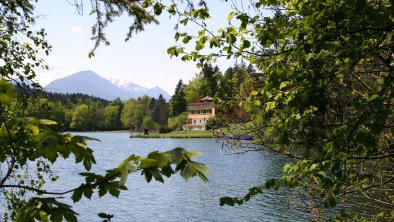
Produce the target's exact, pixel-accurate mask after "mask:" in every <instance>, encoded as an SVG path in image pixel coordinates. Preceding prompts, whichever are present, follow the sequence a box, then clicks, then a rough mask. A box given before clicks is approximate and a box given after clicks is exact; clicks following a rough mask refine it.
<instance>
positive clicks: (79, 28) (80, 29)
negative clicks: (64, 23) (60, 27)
mask: <svg viewBox="0 0 394 222" xmlns="http://www.w3.org/2000/svg"><path fill="white" fill-rule="evenodd" d="M71 31H73V32H76V33H79V34H80V35H83V34H84V29H83V26H82V25H74V26H71Z"/></svg>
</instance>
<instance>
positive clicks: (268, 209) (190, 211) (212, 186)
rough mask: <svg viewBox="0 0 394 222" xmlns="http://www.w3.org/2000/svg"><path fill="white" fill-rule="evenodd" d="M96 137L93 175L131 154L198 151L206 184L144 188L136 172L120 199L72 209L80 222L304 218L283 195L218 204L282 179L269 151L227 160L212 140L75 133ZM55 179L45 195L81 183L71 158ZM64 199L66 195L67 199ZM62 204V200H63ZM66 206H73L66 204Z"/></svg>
mask: <svg viewBox="0 0 394 222" xmlns="http://www.w3.org/2000/svg"><path fill="white" fill-rule="evenodd" d="M76 134H78V135H85V136H90V137H94V138H97V139H99V140H101V142H97V141H89V142H88V145H89V147H91V148H92V149H93V150H94V154H95V158H96V161H97V164H96V165H95V166H93V168H92V171H94V172H96V173H101V174H104V173H105V170H106V169H111V168H114V167H116V166H117V165H118V164H119V163H120V162H121V161H122V160H123V159H125V158H127V157H128V156H129V155H130V154H133V153H134V154H137V155H141V156H146V155H147V154H148V153H149V152H152V151H155V150H159V151H165V150H169V149H173V148H176V147H183V148H186V149H188V150H190V151H199V152H203V155H201V156H197V157H195V160H196V161H199V162H202V163H204V164H206V165H208V166H209V168H210V171H211V173H210V174H208V175H207V176H208V179H209V182H207V183H204V182H202V181H201V180H200V179H199V178H197V177H196V178H192V179H190V180H188V181H184V180H183V178H182V177H181V176H180V175H175V176H173V177H171V178H165V182H164V184H162V183H159V182H156V181H152V182H150V183H147V182H146V181H145V179H144V177H143V176H141V175H140V173H139V172H136V173H134V174H131V175H130V176H129V179H128V181H127V184H126V186H127V187H128V188H129V190H127V191H122V192H121V195H120V196H119V198H115V197H109V196H108V197H107V196H106V197H103V198H98V195H97V194H95V195H94V196H93V198H92V200H88V199H86V198H83V199H82V200H81V201H80V202H78V203H76V204H73V206H74V209H75V210H76V211H77V212H78V214H79V219H80V221H101V220H100V218H99V217H98V216H97V214H98V213H100V212H105V213H108V214H113V215H114V216H115V217H114V218H113V220H112V221H114V222H116V221H305V219H306V217H307V215H305V214H303V213H302V212H300V211H296V210H293V209H290V207H289V206H288V204H287V199H288V197H287V195H286V194H284V192H275V191H270V190H268V191H266V192H265V193H264V194H262V195H258V196H257V197H255V198H253V199H252V200H251V201H249V202H247V203H246V204H244V205H242V206H234V207H230V206H223V207H220V205H219V198H220V197H222V196H238V197H240V196H243V195H245V194H246V193H247V192H248V189H249V188H250V187H253V186H257V185H260V184H263V183H264V182H265V180H266V179H267V178H271V177H275V176H278V175H280V174H281V169H282V166H283V164H284V163H285V162H286V160H287V159H286V158H284V157H283V156H279V155H275V154H270V153H268V152H249V153H246V154H243V155H228V153H226V152H224V151H223V149H222V148H221V144H220V143H218V142H217V141H216V140H215V139H138V138H132V139H130V138H129V134H128V133H119V132H94V133H76ZM53 170H54V172H55V173H56V174H57V175H59V177H60V178H59V180H58V183H56V185H50V186H51V187H50V189H48V190H58V191H60V190H67V189H69V188H71V187H76V186H78V185H79V184H81V183H82V182H83V178H80V177H79V176H78V173H79V172H81V171H83V168H82V167H81V166H76V165H75V162H74V159H73V158H72V159H69V160H65V161H58V162H56V164H55V165H54V166H53ZM67 197H69V196H67ZM66 199H67V198H66ZM67 203H70V204H72V202H71V201H69V200H68V199H67Z"/></svg>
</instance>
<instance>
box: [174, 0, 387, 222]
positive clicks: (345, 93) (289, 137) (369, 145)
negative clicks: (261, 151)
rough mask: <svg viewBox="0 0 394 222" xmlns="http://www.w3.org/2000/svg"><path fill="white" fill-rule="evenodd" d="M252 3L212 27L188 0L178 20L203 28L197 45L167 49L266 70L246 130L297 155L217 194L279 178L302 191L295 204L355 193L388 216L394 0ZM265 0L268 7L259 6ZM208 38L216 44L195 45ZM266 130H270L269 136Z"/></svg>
mask: <svg viewBox="0 0 394 222" xmlns="http://www.w3.org/2000/svg"><path fill="white" fill-rule="evenodd" d="M252 4H253V5H252V7H253V8H255V10H248V11H243V10H242V8H235V10H234V11H232V12H230V13H229V17H228V19H229V22H230V25H229V26H228V27H224V28H221V29H219V30H218V31H217V32H214V31H210V30H207V26H206V25H205V24H207V23H208V20H209V10H208V8H207V5H206V4H201V5H200V6H199V7H194V8H192V9H191V11H190V12H187V13H185V14H181V15H180V16H181V17H182V19H180V20H181V21H182V24H187V21H193V22H197V23H199V24H200V26H201V27H202V28H203V30H202V31H200V32H199V35H198V37H196V38H195V40H196V41H195V42H193V43H195V47H194V49H195V50H192V51H187V50H186V49H188V48H187V47H184V46H182V45H181V46H180V45H178V46H173V47H171V48H169V49H168V52H169V53H170V54H171V55H173V56H181V57H182V59H183V60H193V61H198V63H199V66H200V67H201V66H204V64H205V63H207V62H210V61H212V60H213V59H216V58H217V57H221V56H227V57H228V58H239V59H243V60H246V61H248V62H250V63H251V64H253V65H254V66H255V67H256V68H257V69H258V70H257V71H259V72H261V73H264V84H262V85H261V86H259V87H258V88H256V89H255V90H253V91H251V92H250V95H249V98H247V99H246V100H245V101H243V105H244V108H245V109H246V110H247V111H249V112H250V113H252V115H254V116H255V119H256V120H257V119H258V121H255V128H253V129H251V132H255V135H256V136H258V137H260V138H262V139H263V141H271V143H266V147H270V148H271V150H272V151H273V152H279V153H282V154H283V155H288V156H289V157H292V158H293V159H294V160H295V161H294V163H289V164H287V165H286V166H285V167H284V172H285V174H286V175H284V176H283V177H280V178H273V179H271V180H268V181H267V182H266V183H265V184H263V185H261V186H257V187H254V188H252V189H251V190H250V192H249V193H248V194H247V195H246V196H245V197H244V198H230V197H225V198H222V199H221V204H229V205H234V204H242V203H244V201H247V200H249V199H250V198H251V197H252V196H254V195H256V194H259V193H261V192H263V190H264V189H273V188H276V189H277V188H279V187H286V188H289V189H293V190H294V192H296V193H297V195H298V196H299V197H300V198H301V200H302V201H301V200H300V205H298V206H300V207H302V209H305V210H306V211H308V212H311V213H312V214H315V215H316V217H320V216H321V215H322V214H323V211H321V207H334V206H336V205H337V202H339V201H340V202H344V203H346V202H347V201H355V200H354V199H352V198H351V196H352V195H362V196H365V197H366V198H367V199H368V202H369V204H370V205H371V206H373V207H374V208H376V209H378V210H377V214H376V215H375V216H376V218H375V219H379V220H385V221H390V220H393V215H394V213H393V207H392V203H393V200H394V196H393V194H392V192H390V191H389V190H392V189H393V188H394V180H393V177H392V176H391V175H392V172H393V170H394V168H393V154H394V152H393V145H392V141H393V137H394V135H393V131H392V126H391V125H392V124H391V123H392V122H393V117H394V116H393V110H394V109H393V80H394V78H393V75H394V73H393V70H394V69H393V56H392V55H393V48H394V47H393V46H394V41H393V38H394V35H393V30H394V20H393V11H394V10H393V9H394V6H393V2H392V1H388V0H379V1H335V2H333V1H319V0H311V1H296V0H286V1H265V0H261V1H257V2H255V3H252ZM240 5H241V4H240ZM266 9H271V11H272V12H273V15H272V16H267V15H265V14H266V12H265V10H266ZM193 36H197V35H193V34H183V33H181V32H179V34H178V39H182V43H192V41H189V40H190V39H192V38H193ZM176 37H177V36H176ZM185 39H187V41H186V40H185ZM182 43H181V44H182ZM205 43H206V44H205ZM208 47H209V48H211V49H212V51H214V50H215V49H217V51H219V52H220V53H215V52H212V53H209V54H203V53H201V50H203V49H204V48H208ZM189 48H190V47H189ZM268 132H274V133H270V134H269V135H270V138H267V133H268ZM270 144H274V145H270ZM300 149H302V150H303V151H302V152H299V150H300ZM378 181H379V182H378ZM357 201H361V202H360V204H362V202H363V201H364V202H365V201H366V200H363V199H358V200H356V202H357ZM337 216H338V217H346V216H349V214H347V213H345V214H338V215H337ZM370 219H371V218H368V219H366V220H370Z"/></svg>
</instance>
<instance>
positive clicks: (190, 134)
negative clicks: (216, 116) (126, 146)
mask: <svg viewBox="0 0 394 222" xmlns="http://www.w3.org/2000/svg"><path fill="white" fill-rule="evenodd" d="M134 138H214V135H213V134H212V132H211V131H208V130H190V131H189V130H183V131H172V132H170V133H161V134H149V135H143V134H140V135H136V136H134Z"/></svg>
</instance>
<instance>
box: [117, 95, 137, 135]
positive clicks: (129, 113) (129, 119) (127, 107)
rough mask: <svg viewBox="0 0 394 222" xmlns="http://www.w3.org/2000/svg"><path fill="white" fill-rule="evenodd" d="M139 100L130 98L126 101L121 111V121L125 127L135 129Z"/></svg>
mask: <svg viewBox="0 0 394 222" xmlns="http://www.w3.org/2000/svg"><path fill="white" fill-rule="evenodd" d="M136 104H137V101H136V100H135V99H129V100H127V101H125V102H124V108H123V110H122V113H121V122H122V127H123V128H129V129H134V128H135V126H134V123H133V117H134V112H135V106H136Z"/></svg>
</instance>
